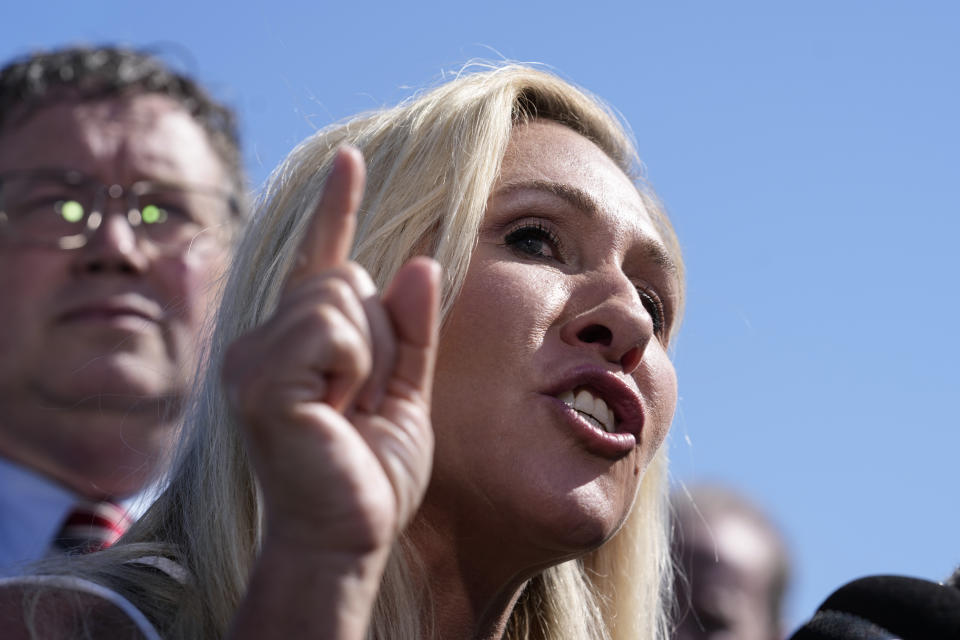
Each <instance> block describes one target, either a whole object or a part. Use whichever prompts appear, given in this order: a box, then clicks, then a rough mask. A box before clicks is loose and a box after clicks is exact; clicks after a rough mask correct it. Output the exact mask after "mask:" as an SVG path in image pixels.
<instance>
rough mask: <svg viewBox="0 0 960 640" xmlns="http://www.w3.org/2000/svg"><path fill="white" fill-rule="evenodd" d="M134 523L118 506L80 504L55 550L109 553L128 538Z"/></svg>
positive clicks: (55, 543)
mask: <svg viewBox="0 0 960 640" xmlns="http://www.w3.org/2000/svg"><path fill="white" fill-rule="evenodd" d="M130 523H131V520H130V516H128V515H127V512H126V510H125V509H124V508H123V507H121V506H120V505H118V504H116V503H113V502H109V501H104V502H80V503H78V504H76V505H75V506H74V508H73V511H71V512H70V514H69V515H68V516H67V518H66V520H64V522H63V526H62V527H61V528H60V531H59V532H58V533H57V536H56V538H54V540H53V546H54V547H56V548H58V549H60V550H61V551H67V552H70V553H90V552H93V551H99V550H100V549H106V548H107V547H109V546H110V545H112V544H113V543H114V542H116V541H117V539H118V538H119V537H120V536H122V535H123V534H124V532H125V531H126V530H127V528H128V527H129V526H130Z"/></svg>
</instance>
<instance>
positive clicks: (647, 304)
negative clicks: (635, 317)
mask: <svg viewBox="0 0 960 640" xmlns="http://www.w3.org/2000/svg"><path fill="white" fill-rule="evenodd" d="M637 293H638V294H639V295H640V302H641V304H643V308H644V309H646V311H647V313H649V314H650V318H651V319H652V320H653V333H654V334H655V335H657V336H661V337H662V336H663V330H664V329H665V328H666V318H665V314H664V311H663V303H662V302H660V298H659V297H658V296H657V295H656V294H654V293H651V292H650V291H647V290H646V289H641V288H639V287H637Z"/></svg>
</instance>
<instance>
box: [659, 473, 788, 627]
mask: <svg viewBox="0 0 960 640" xmlns="http://www.w3.org/2000/svg"><path fill="white" fill-rule="evenodd" d="M671 506H672V508H673V525H674V526H673V538H672V547H673V555H674V561H675V566H676V571H677V574H676V575H677V580H676V585H675V593H676V599H677V602H676V609H675V616H676V621H677V627H676V632H675V635H674V638H675V639H676V640H734V639H735V640H781V639H782V638H783V637H784V633H785V629H784V622H783V601H784V594H785V592H786V589H787V585H788V583H789V579H790V558H789V555H788V552H787V548H786V544H785V542H784V539H783V536H782V535H781V533H780V532H779V530H778V529H777V527H776V526H775V525H774V524H773V523H772V522H771V521H770V519H769V518H768V516H767V515H766V514H765V513H764V512H763V511H762V510H761V509H760V508H759V507H757V506H756V505H755V504H754V503H753V502H751V501H750V500H748V499H747V498H746V497H744V496H743V495H741V494H739V493H737V492H734V491H731V490H729V489H726V488H723V487H719V486H713V485H699V486H694V487H692V488H690V489H689V490H687V491H684V490H676V491H674V492H673V494H672V496H671Z"/></svg>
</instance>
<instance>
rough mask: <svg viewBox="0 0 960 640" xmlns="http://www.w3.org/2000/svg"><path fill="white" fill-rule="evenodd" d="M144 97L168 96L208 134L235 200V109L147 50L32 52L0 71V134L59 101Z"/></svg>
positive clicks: (238, 175) (239, 183)
mask: <svg viewBox="0 0 960 640" xmlns="http://www.w3.org/2000/svg"><path fill="white" fill-rule="evenodd" d="M142 94H159V95H163V96H167V97H168V98H170V99H172V100H173V101H174V102H176V103H177V104H179V105H180V106H181V107H182V108H183V109H184V110H185V111H187V112H188V113H189V114H190V115H191V116H192V117H193V119H194V120H195V121H196V122H197V124H198V125H200V127H202V128H203V130H204V131H206V133H207V136H208V138H209V141H210V146H211V148H212V149H213V150H214V152H215V153H216V154H217V157H218V158H219V159H220V161H221V162H222V163H223V167H224V171H225V173H226V174H227V177H228V178H229V179H230V182H231V189H232V190H233V191H234V196H235V197H236V198H237V199H238V200H240V201H242V200H243V197H242V195H243V191H244V189H245V183H246V181H245V179H244V175H243V168H242V164H243V163H242V158H241V153H240V136H239V133H238V130H237V119H236V116H235V115H234V113H233V111H232V110H231V109H230V108H228V107H226V106H225V105H223V104H220V103H219V102H217V101H215V100H214V99H213V98H211V97H210V94H208V93H207V92H206V91H205V90H204V89H203V88H202V87H201V86H200V85H198V84H197V83H196V82H194V81H193V80H191V79H190V78H188V77H187V76H185V75H183V74H180V73H177V72H175V71H173V70H171V69H170V68H169V67H167V65H165V64H164V63H163V62H161V61H160V60H159V59H158V58H156V57H155V56H154V55H152V54H150V53H147V52H145V51H138V50H134V49H127V48H122V47H114V46H102V47H71V48H66V49H59V50H55V51H51V52H43V53H34V54H30V55H27V56H24V57H22V58H18V59H15V60H13V61H12V62H10V63H9V64H7V65H6V66H5V67H3V68H2V69H0V132H2V131H3V129H5V128H8V127H11V126H15V125H16V123H17V122H18V121H21V120H24V119H26V118H28V117H30V115H32V114H33V113H34V112H35V111H37V110H38V109H41V108H43V107H45V106H49V105H51V104H54V103H57V102H59V101H62V100H80V101H86V100H98V99H109V98H117V97H125V96H135V95H142Z"/></svg>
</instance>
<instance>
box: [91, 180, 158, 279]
mask: <svg viewBox="0 0 960 640" xmlns="http://www.w3.org/2000/svg"><path fill="white" fill-rule="evenodd" d="M101 208H102V209H103V211H101V212H98V214H99V215H100V216H102V218H101V221H100V225H99V226H98V227H97V228H96V229H95V230H94V231H93V232H92V233H91V234H90V236H89V238H88V239H87V243H86V245H85V246H84V247H83V248H81V249H80V250H79V251H78V252H77V253H78V256H77V268H78V269H79V270H80V271H82V272H85V273H98V272H109V273H123V274H131V275H133V274H138V273H142V272H143V271H145V270H146V268H147V266H148V265H149V259H148V256H147V255H146V254H145V253H144V251H143V246H142V243H141V242H140V239H139V238H138V236H137V233H136V232H135V231H134V228H133V227H132V226H131V225H130V222H129V221H128V220H127V210H126V209H127V207H126V205H125V203H124V202H123V200H122V199H116V200H115V199H112V198H111V199H108V200H107V202H106V205H105V206H103V207H101ZM93 215H97V214H93Z"/></svg>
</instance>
